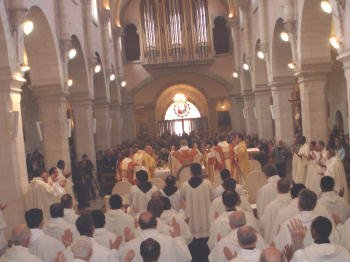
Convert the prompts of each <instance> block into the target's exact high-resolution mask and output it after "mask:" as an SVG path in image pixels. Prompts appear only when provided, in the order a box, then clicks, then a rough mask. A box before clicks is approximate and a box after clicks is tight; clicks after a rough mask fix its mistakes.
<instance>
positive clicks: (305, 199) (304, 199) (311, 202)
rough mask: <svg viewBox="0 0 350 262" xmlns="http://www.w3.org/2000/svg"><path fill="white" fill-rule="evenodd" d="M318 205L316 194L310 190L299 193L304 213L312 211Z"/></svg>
mask: <svg viewBox="0 0 350 262" xmlns="http://www.w3.org/2000/svg"><path fill="white" fill-rule="evenodd" d="M316 203H317V196H316V194H315V193H314V192H313V191H311V190H309V189H303V190H302V191H301V192H300V193H299V207H300V208H302V209H303V210H304V211H311V210H313V209H314V208H315V206H316Z"/></svg>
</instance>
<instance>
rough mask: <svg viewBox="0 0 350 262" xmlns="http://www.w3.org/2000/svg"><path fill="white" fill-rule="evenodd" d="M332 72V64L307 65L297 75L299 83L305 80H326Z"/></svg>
mask: <svg viewBox="0 0 350 262" xmlns="http://www.w3.org/2000/svg"><path fill="white" fill-rule="evenodd" d="M330 70H331V64H330V63H319V64H306V65H302V66H301V70H300V71H299V72H297V73H296V76H297V77H298V83H302V82H303V81H305V80H311V81H312V80H326V79H327V73H328V72H330Z"/></svg>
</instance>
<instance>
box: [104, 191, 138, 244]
mask: <svg viewBox="0 0 350 262" xmlns="http://www.w3.org/2000/svg"><path fill="white" fill-rule="evenodd" d="M109 206H110V208H111V209H110V210H108V211H107V212H106V215H105V216H106V225H105V227H106V229H107V230H108V231H110V232H112V233H114V234H115V235H117V236H122V237H124V230H125V229H126V228H128V230H130V232H131V234H134V233H135V219H134V218H133V217H132V216H130V215H129V214H126V213H125V212H124V210H123V209H122V207H123V199H122V197H121V196H119V195H118V194H114V195H112V196H111V198H110V199H109ZM123 241H124V239H123Z"/></svg>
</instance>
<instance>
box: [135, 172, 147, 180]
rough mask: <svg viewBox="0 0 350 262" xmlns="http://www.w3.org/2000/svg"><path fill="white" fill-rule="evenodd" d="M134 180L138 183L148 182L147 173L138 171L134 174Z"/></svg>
mask: <svg viewBox="0 0 350 262" xmlns="http://www.w3.org/2000/svg"><path fill="white" fill-rule="evenodd" d="M136 178H137V180H138V181H140V182H147V181H148V173H147V172H146V171H145V170H139V171H137V172H136Z"/></svg>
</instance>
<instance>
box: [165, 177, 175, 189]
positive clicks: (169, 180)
mask: <svg viewBox="0 0 350 262" xmlns="http://www.w3.org/2000/svg"><path fill="white" fill-rule="evenodd" d="M165 184H166V185H167V186H174V185H175V184H176V177H174V176H172V175H169V176H167V177H166V178H165Z"/></svg>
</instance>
